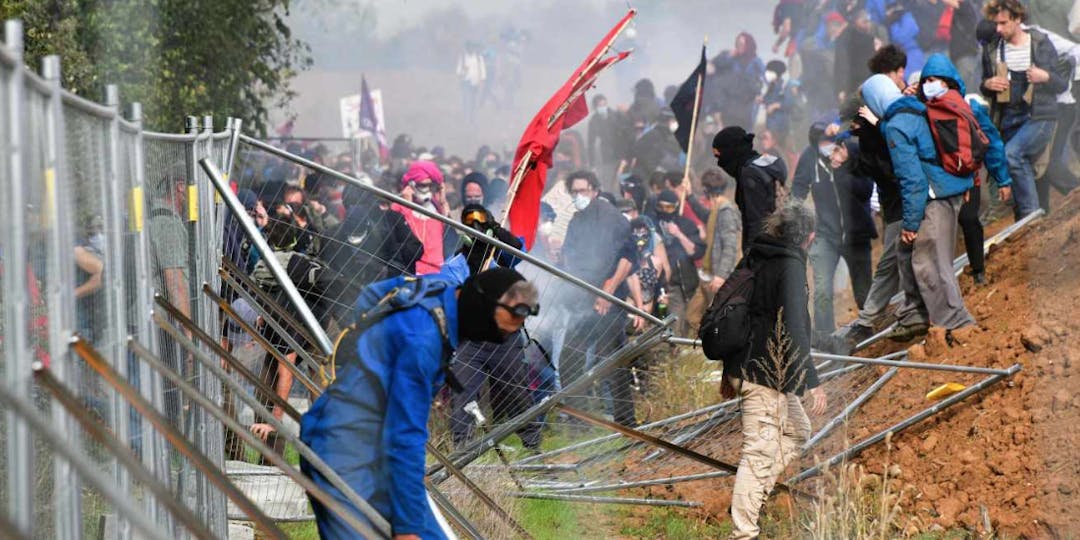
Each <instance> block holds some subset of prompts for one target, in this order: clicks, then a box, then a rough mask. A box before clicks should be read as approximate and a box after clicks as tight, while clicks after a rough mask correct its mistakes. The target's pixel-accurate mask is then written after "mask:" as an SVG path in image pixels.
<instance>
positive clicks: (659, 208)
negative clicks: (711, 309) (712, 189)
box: [656, 189, 705, 337]
mask: <svg viewBox="0 0 1080 540" xmlns="http://www.w3.org/2000/svg"><path fill="white" fill-rule="evenodd" d="M678 212H679V196H678V195H676V194H675V192H674V191H671V190H670V189H665V190H664V191H661V192H660V196H658V197H657V198H656V219H657V224H656V228H657V230H658V231H659V232H660V236H661V237H662V238H663V241H664V249H665V250H666V251H667V259H668V267H669V268H671V274H670V277H668V285H667V294H668V309H669V313H671V314H673V315H675V316H676V317H678V319H679V320H678V322H676V323H675V324H676V327H675V331H676V333H677V334H678V335H680V336H684V337H689V336H690V323H689V321H688V320H687V317H686V308H687V306H688V305H689V304H690V299H691V298H693V297H694V293H696V292H697V288H698V283H699V278H698V272H697V268H696V267H695V266H694V262H695V261H697V260H698V259H700V258H701V257H702V255H704V254H705V242H704V241H702V239H701V232H700V231H699V230H698V227H697V225H694V222H693V221H690V219H689V218H686V217H683V216H680V215H679V213H678Z"/></svg>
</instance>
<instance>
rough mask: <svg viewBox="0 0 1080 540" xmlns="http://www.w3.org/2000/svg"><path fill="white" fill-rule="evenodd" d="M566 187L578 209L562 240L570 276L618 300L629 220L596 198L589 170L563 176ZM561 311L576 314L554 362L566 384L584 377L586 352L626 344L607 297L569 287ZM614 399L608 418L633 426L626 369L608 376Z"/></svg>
mask: <svg viewBox="0 0 1080 540" xmlns="http://www.w3.org/2000/svg"><path fill="white" fill-rule="evenodd" d="M566 187H567V191H569V192H570V195H571V197H572V198H573V204H574V208H575V209H576V210H577V213H575V214H574V217H573V218H571V219H570V225H569V226H568V227H567V230H566V241H565V243H564V244H563V250H562V254H563V261H565V267H566V270H567V271H568V272H570V273H571V274H573V275H575V276H577V277H579V278H581V279H583V280H585V281H586V282H588V283H589V284H591V285H594V286H596V287H599V288H601V289H603V290H604V291H606V292H608V293H611V294H613V295H615V296H616V297H619V298H626V297H627V296H629V294H630V291H629V287H628V286H627V283H626V278H627V277H628V276H630V274H631V273H632V272H633V269H634V261H635V260H636V259H637V256H636V253H635V251H636V250H635V248H634V245H633V243H632V241H631V235H630V223H629V222H628V221H627V220H626V218H624V217H623V216H622V214H620V213H619V211H618V210H617V209H616V208H615V206H613V205H612V204H611V203H609V202H607V201H606V200H604V199H602V198H600V197H598V195H599V194H600V182H599V181H598V180H597V178H596V175H595V174H593V173H591V172H589V171H576V172H573V173H570V174H569V175H568V176H567V177H566ZM565 307H566V309H567V310H568V311H569V312H570V313H572V314H574V315H573V317H576V318H575V319H574V320H571V321H570V322H569V324H568V325H567V326H568V328H570V329H571V330H570V331H569V332H568V333H567V336H566V342H565V344H564V347H563V352H562V355H561V359H560V361H559V377H560V379H561V381H562V385H563V386H564V387H565V386H567V385H569V384H570V383H572V382H574V381H575V380H577V379H578V378H580V377H581V376H582V375H584V373H585V370H586V365H587V363H588V362H587V360H588V358H589V352H590V350H591V351H592V352H593V354H594V357H595V358H596V359H597V360H596V361H597V362H599V361H601V359H603V358H606V357H609V356H610V355H612V354H614V353H615V352H616V351H618V350H619V349H620V348H622V346H623V344H624V343H625V342H626V331H625V327H626V325H625V324H624V323H625V317H626V315H625V313H623V311H622V310H620V309H614V308H612V306H611V303H610V302H608V301H607V300H605V299H603V298H600V297H598V296H595V295H593V294H591V293H587V292H585V291H581V290H573V291H568V298H567V300H566V303H565ZM610 382H611V383H612V394H613V397H614V399H615V408H614V411H613V412H614V414H613V417H614V419H615V421H616V422H619V423H620V424H623V425H635V424H636V420H635V418H634V403H633V401H632V396H631V394H630V382H631V381H630V379H629V375H628V374H627V372H626V370H617V371H616V372H615V374H614V375H612V380H611V381H610Z"/></svg>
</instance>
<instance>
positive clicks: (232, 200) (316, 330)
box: [199, 159, 334, 356]
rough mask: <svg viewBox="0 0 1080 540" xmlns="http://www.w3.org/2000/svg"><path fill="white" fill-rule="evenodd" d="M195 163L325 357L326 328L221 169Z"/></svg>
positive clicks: (331, 349) (327, 349) (329, 345)
mask: <svg viewBox="0 0 1080 540" xmlns="http://www.w3.org/2000/svg"><path fill="white" fill-rule="evenodd" d="M199 165H201V166H202V168H203V171H204V172H206V176H208V177H209V178H210V182H211V183H213V184H214V189H217V191H218V193H219V194H221V198H223V199H225V204H226V205H227V206H228V207H229V210H231V211H232V214H233V218H234V219H236V221H237V222H239V223H240V226H241V227H243V229H244V232H245V233H246V234H247V235H248V239H249V240H251V243H252V245H253V246H255V249H257V250H258V251H259V255H260V256H262V258H263V260H264V261H266V267H267V268H268V269H269V270H270V273H271V274H273V276H274V279H276V280H277V281H278V285H280V286H281V288H282V290H284V291H285V296H287V297H288V298H289V301H290V302H292V303H293V307H294V308H296V311H298V312H299V313H300V320H302V321H303V322H304V325H305V326H307V329H308V330H310V331H311V333H312V335H314V337H315V340H316V345H318V346H319V349H320V350H322V352H323V354H326V355H327V356H329V355H330V354H332V353H333V352H334V344H333V342H331V341H330V337H329V336H327V335H326V330H323V327H322V325H320V324H319V319H318V318H316V317H315V314H314V313H312V312H311V308H309V307H308V305H307V302H305V301H304V298H303V297H302V296H300V291H298V290H296V285H294V284H293V282H292V280H291V279H289V274H288V273H287V272H286V271H285V268H284V267H282V266H281V263H280V262H279V261H278V259H277V257H275V256H274V252H273V250H271V249H270V244H267V243H266V239H265V238H263V236H262V235H261V234H259V229H258V227H256V226H255V222H254V221H253V220H252V219H251V216H249V215H248V213H247V211H246V210H244V205H243V204H242V203H241V202H240V199H237V198H236V195H235V194H233V192H232V190H231V189H229V184H228V182H226V181H225V179H223V178H222V177H221V171H219V170H218V168H217V166H215V165H214V164H213V162H211V161H210V160H209V159H203V160H200V161H199Z"/></svg>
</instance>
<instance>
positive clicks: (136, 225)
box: [128, 186, 145, 233]
mask: <svg viewBox="0 0 1080 540" xmlns="http://www.w3.org/2000/svg"><path fill="white" fill-rule="evenodd" d="M128 196H129V197H130V198H131V200H129V201H128V212H130V213H131V220H129V221H128V230H129V231H130V232H135V233H141V232H142V230H143V204H145V199H144V198H143V188H142V186H135V187H133V188H131V193H129V194H128Z"/></svg>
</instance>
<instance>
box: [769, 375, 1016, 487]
mask: <svg viewBox="0 0 1080 540" xmlns="http://www.w3.org/2000/svg"><path fill="white" fill-rule="evenodd" d="M1018 371H1020V364H1013V366H1012V367H1010V368H1009V369H1008V373H1007V374H1004V375H991V376H989V377H987V378H985V379H983V380H982V381H980V382H979V383H978V384H976V385H974V386H969V387H968V388H966V389H965V390H963V391H962V392H960V393H958V394H954V395H952V396H949V397H948V398H946V399H945V400H943V401H941V402H940V403H937V404H935V405H934V406H932V407H930V408H928V409H925V410H923V411H922V412H919V413H916V414H914V415H912V416H910V417H908V418H907V419H905V420H902V421H900V422H898V423H897V424H895V425H893V426H892V427H889V428H888V429H885V430H884V431H881V432H879V433H877V434H876V435H872V436H870V437H868V438H866V439H863V440H862V441H860V442H858V443H857V444H855V445H854V446H852V447H850V448H848V449H846V450H844V451H843V452H840V453H839V454H836V455H835V456H833V457H831V458H829V460H828V461H825V462H824V463H822V464H819V465H815V466H813V467H810V468H809V469H806V470H805V471H803V472H801V473H799V474H797V475H795V476H793V477H791V478H790V479H789V480H788V484H796V483H798V482H802V481H803V480H806V479H807V478H811V477H813V476H816V475H818V474H821V470H822V469H823V468H825V467H835V466H836V465H838V464H839V463H842V462H843V461H844V460H847V459H850V458H852V457H855V456H857V455H859V454H860V453H862V452H863V450H866V449H867V448H869V447H871V446H873V445H875V444H877V443H879V442H881V441H884V440H885V438H886V437H888V436H890V435H896V434H897V433H900V432H902V431H904V430H906V429H908V428H910V427H911V426H914V425H915V424H918V423H919V422H922V421H923V420H926V419H927V418H930V417H931V416H934V415H935V414H937V413H939V412H941V411H944V410H945V409H948V408H949V407H951V406H953V405H955V404H957V403H960V402H961V401H963V400H965V399H967V398H968V396H971V395H973V394H977V393H979V392H982V391H983V390H985V389H987V388H989V387H990V386H993V385H994V384H996V383H998V382H1000V381H1001V380H1002V379H1004V378H1005V377H1011V376H1012V375H1015V374H1016V373H1017V372H1018Z"/></svg>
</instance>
